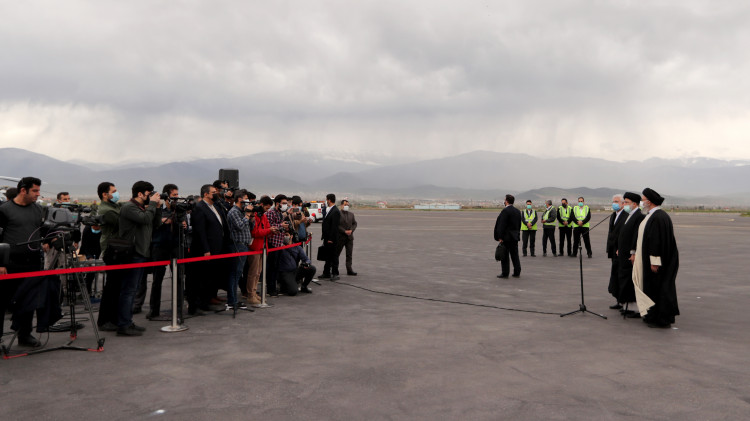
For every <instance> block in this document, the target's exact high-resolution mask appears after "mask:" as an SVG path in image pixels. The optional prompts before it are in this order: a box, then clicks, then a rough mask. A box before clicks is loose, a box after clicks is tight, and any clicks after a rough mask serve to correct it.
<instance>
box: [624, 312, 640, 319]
mask: <svg viewBox="0 0 750 421" xmlns="http://www.w3.org/2000/svg"><path fill="white" fill-rule="evenodd" d="M625 317H627V318H628V319H640V318H641V313H638V312H637V311H634V312H632V313H628V314H626V315H625Z"/></svg>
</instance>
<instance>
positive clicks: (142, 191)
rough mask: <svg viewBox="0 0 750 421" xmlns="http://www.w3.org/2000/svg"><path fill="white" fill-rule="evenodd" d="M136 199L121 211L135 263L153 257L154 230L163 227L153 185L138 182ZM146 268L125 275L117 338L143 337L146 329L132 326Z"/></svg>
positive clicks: (122, 227) (124, 236) (134, 190)
mask: <svg viewBox="0 0 750 421" xmlns="http://www.w3.org/2000/svg"><path fill="white" fill-rule="evenodd" d="M131 190H132V193H133V198H132V199H130V200H129V201H128V202H126V203H124V204H123V205H122V209H120V238H122V239H123V240H127V241H130V242H131V243H132V244H133V258H132V263H145V262H147V261H148V260H149V257H151V236H152V234H153V229H154V228H155V227H158V226H159V224H161V208H160V207H159V204H160V203H161V198H160V197H159V193H158V192H154V185H153V184H151V183H149V182H147V181H136V182H135V184H133V188H132V189H131ZM144 270H145V269H144V268H135V269H129V270H127V271H126V273H125V274H124V276H123V279H122V288H121V290H120V301H119V306H118V318H117V336H140V335H142V334H143V331H145V330H146V329H145V328H143V327H140V326H136V325H135V323H133V299H134V298H135V292H136V289H137V288H138V282H139V280H140V279H141V276H142V275H143V271H144Z"/></svg>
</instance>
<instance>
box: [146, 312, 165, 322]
mask: <svg viewBox="0 0 750 421" xmlns="http://www.w3.org/2000/svg"><path fill="white" fill-rule="evenodd" d="M159 316H161V314H159V312H158V311H157V312H153V311H149V312H148V314H146V318H147V319H149V320H153V319H155V318H157V317H159Z"/></svg>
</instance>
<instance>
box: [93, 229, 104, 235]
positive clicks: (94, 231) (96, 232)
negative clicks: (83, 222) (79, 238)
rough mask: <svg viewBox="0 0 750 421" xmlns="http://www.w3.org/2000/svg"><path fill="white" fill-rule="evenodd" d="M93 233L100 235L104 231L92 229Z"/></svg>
mask: <svg viewBox="0 0 750 421" xmlns="http://www.w3.org/2000/svg"><path fill="white" fill-rule="evenodd" d="M91 232H93V233H94V234H99V233H100V232H102V230H95V229H93V228H92V229H91Z"/></svg>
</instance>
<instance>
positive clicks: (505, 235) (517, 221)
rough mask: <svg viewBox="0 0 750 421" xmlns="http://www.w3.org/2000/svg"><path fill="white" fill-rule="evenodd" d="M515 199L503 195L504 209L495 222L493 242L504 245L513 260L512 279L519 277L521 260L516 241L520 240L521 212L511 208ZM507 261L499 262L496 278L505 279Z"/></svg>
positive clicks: (508, 270)
mask: <svg viewBox="0 0 750 421" xmlns="http://www.w3.org/2000/svg"><path fill="white" fill-rule="evenodd" d="M515 201H516V198H515V197H513V195H511V194H506V195H505V209H503V210H502V212H500V215H498V217H497V221H496V222H495V241H499V242H501V243H503V244H504V245H505V248H506V249H507V250H508V255H509V259H510V260H513V277H515V278H518V277H519V276H521V259H519V258H518V240H519V239H520V238H521V219H522V218H521V211H519V210H518V209H516V208H515V207H513V202H515ZM509 259H504V260H503V261H502V262H501V266H502V273H501V274H500V275H498V276H497V277H498V278H507V277H508V274H509V273H510V262H509V261H508V260H509Z"/></svg>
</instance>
